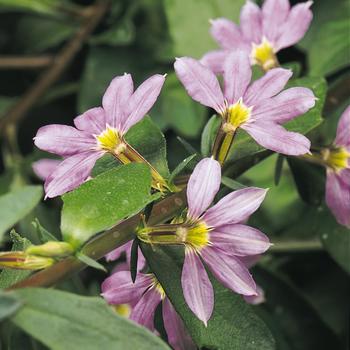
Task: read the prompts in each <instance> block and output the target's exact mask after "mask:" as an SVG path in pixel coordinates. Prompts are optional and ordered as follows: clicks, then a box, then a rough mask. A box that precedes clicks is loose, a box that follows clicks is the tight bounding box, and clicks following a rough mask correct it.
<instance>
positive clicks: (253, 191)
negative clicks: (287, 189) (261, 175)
mask: <svg viewBox="0 0 350 350" xmlns="http://www.w3.org/2000/svg"><path fill="white" fill-rule="evenodd" d="M266 193H267V190H265V189H262V188H257V187H247V188H244V189H242V190H237V191H234V192H231V193H230V194H228V195H227V196H225V197H224V198H222V199H221V200H220V201H219V202H218V203H216V204H215V205H214V206H212V207H211V208H209V209H208V210H207V211H206V213H205V214H204V215H203V220H204V221H205V222H206V224H207V225H209V226H211V227H214V228H216V227H220V226H222V225H228V224H237V223H240V222H242V221H244V220H246V219H247V218H248V217H249V216H250V215H251V214H253V213H254V212H255V211H256V210H257V209H258V208H259V207H260V204H261V203H262V201H263V200H264V198H265V196H266Z"/></svg>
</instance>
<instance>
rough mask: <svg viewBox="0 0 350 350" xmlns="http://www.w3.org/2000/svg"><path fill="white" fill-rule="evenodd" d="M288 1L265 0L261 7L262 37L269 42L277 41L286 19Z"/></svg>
mask: <svg viewBox="0 0 350 350" xmlns="http://www.w3.org/2000/svg"><path fill="white" fill-rule="evenodd" d="M289 11H290V5H289V0H265V1H264V4H263V6H262V17H263V18H262V25H263V35H264V36H265V37H266V38H267V39H268V40H269V41H271V42H273V43H275V42H276V40H277V39H278V37H279V35H280V32H281V27H282V26H283V24H284V23H285V21H286V20H287V18H288V15H289Z"/></svg>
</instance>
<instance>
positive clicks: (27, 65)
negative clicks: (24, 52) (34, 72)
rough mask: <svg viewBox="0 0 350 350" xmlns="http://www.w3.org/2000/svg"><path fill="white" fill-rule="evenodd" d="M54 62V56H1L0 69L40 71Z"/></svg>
mask: <svg viewBox="0 0 350 350" xmlns="http://www.w3.org/2000/svg"><path fill="white" fill-rule="evenodd" d="M53 62H54V58H53V56H50V55H42V56H32V57H30V56H27V57H26V56H0V69H38V68H45V67H47V66H49V65H51V64H52V63H53Z"/></svg>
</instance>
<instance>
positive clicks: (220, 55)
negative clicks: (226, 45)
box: [199, 50, 230, 74]
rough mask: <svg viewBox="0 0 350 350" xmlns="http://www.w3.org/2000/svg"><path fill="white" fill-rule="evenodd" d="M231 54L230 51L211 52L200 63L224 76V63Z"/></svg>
mask: <svg viewBox="0 0 350 350" xmlns="http://www.w3.org/2000/svg"><path fill="white" fill-rule="evenodd" d="M229 53H230V51H229V50H216V51H209V52H208V53H206V54H205V55H204V56H203V57H202V58H201V59H200V61H199V62H200V63H202V64H203V65H204V66H206V67H208V68H209V69H210V70H211V71H212V72H213V73H215V74H222V73H223V72H224V62H225V59H226V57H227V55H228V54H229Z"/></svg>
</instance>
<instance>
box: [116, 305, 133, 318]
mask: <svg viewBox="0 0 350 350" xmlns="http://www.w3.org/2000/svg"><path fill="white" fill-rule="evenodd" d="M114 308H115V311H116V312H117V314H118V315H120V316H124V317H129V316H130V313H131V307H130V305H129V304H120V305H115V306H114Z"/></svg>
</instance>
